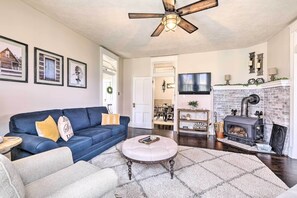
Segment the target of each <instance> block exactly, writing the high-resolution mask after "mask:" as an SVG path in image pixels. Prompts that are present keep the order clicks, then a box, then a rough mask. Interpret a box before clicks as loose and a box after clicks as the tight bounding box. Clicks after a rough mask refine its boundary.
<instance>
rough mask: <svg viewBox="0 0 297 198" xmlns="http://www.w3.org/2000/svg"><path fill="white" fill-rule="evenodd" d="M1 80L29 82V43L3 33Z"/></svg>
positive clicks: (0, 48)
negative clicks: (5, 35)
mask: <svg viewBox="0 0 297 198" xmlns="http://www.w3.org/2000/svg"><path fill="white" fill-rule="evenodd" d="M0 80H4V81H14V82H23V83H27V82H28V45H27V44H25V43H22V42H19V41H16V40H13V39H10V38H7V37H4V36H1V35H0Z"/></svg>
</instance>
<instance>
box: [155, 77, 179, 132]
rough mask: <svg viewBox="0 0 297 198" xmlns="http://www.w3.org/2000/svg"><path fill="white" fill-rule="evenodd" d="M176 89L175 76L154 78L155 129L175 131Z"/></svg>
mask: <svg viewBox="0 0 297 198" xmlns="http://www.w3.org/2000/svg"><path fill="white" fill-rule="evenodd" d="M174 87H175V79H174V77H173V76H162V77H154V98H153V101H154V119H153V120H154V121H153V123H154V129H167V130H173V126H174V104H175V102H174Z"/></svg>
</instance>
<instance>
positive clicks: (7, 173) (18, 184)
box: [0, 147, 118, 198]
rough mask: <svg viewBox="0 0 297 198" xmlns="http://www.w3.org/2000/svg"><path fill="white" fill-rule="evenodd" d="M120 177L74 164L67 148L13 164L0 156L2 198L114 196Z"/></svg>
mask: <svg viewBox="0 0 297 198" xmlns="http://www.w3.org/2000/svg"><path fill="white" fill-rule="evenodd" d="M117 182H118V177H117V175H116V174H115V172H114V171H113V170H112V169H108V168H107V169H102V170H100V169H99V168H98V167H96V166H94V165H92V164H90V163H88V162H85V161H78V162H77V163H75V164H74V163H73V159H72V154H71V151H70V149H69V148H68V147H61V148H58V149H54V150H50V151H47V152H43V153H40V154H37V155H33V156H30V157H27V158H23V159H20V160H16V161H13V162H11V161H10V160H9V159H7V158H6V157H5V156H3V155H1V154H0V195H1V196H0V197H3V198H6V197H19V198H23V197H26V198H27V197H28V198H31V197H34V198H35V197H63V198H64V197H72V198H75V197H84V198H86V197H101V196H103V195H105V196H106V195H107V194H108V195H110V194H112V193H113V190H114V189H115V187H116V185H117Z"/></svg>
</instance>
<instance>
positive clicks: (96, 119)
mask: <svg viewBox="0 0 297 198" xmlns="http://www.w3.org/2000/svg"><path fill="white" fill-rule="evenodd" d="M87 111H88V114H89V118H90V122H91V126H96V125H99V124H101V121H102V113H108V111H107V108H106V107H88V108H87Z"/></svg>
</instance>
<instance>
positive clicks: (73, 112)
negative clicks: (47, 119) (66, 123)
mask: <svg viewBox="0 0 297 198" xmlns="http://www.w3.org/2000/svg"><path fill="white" fill-rule="evenodd" d="M63 114H64V115H65V116H66V117H67V118H68V119H69V120H70V123H71V126H72V129H73V131H74V133H75V131H77V130H80V129H85V128H88V127H90V121H89V116H88V113H87V109H85V108H74V109H64V110H63Z"/></svg>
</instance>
